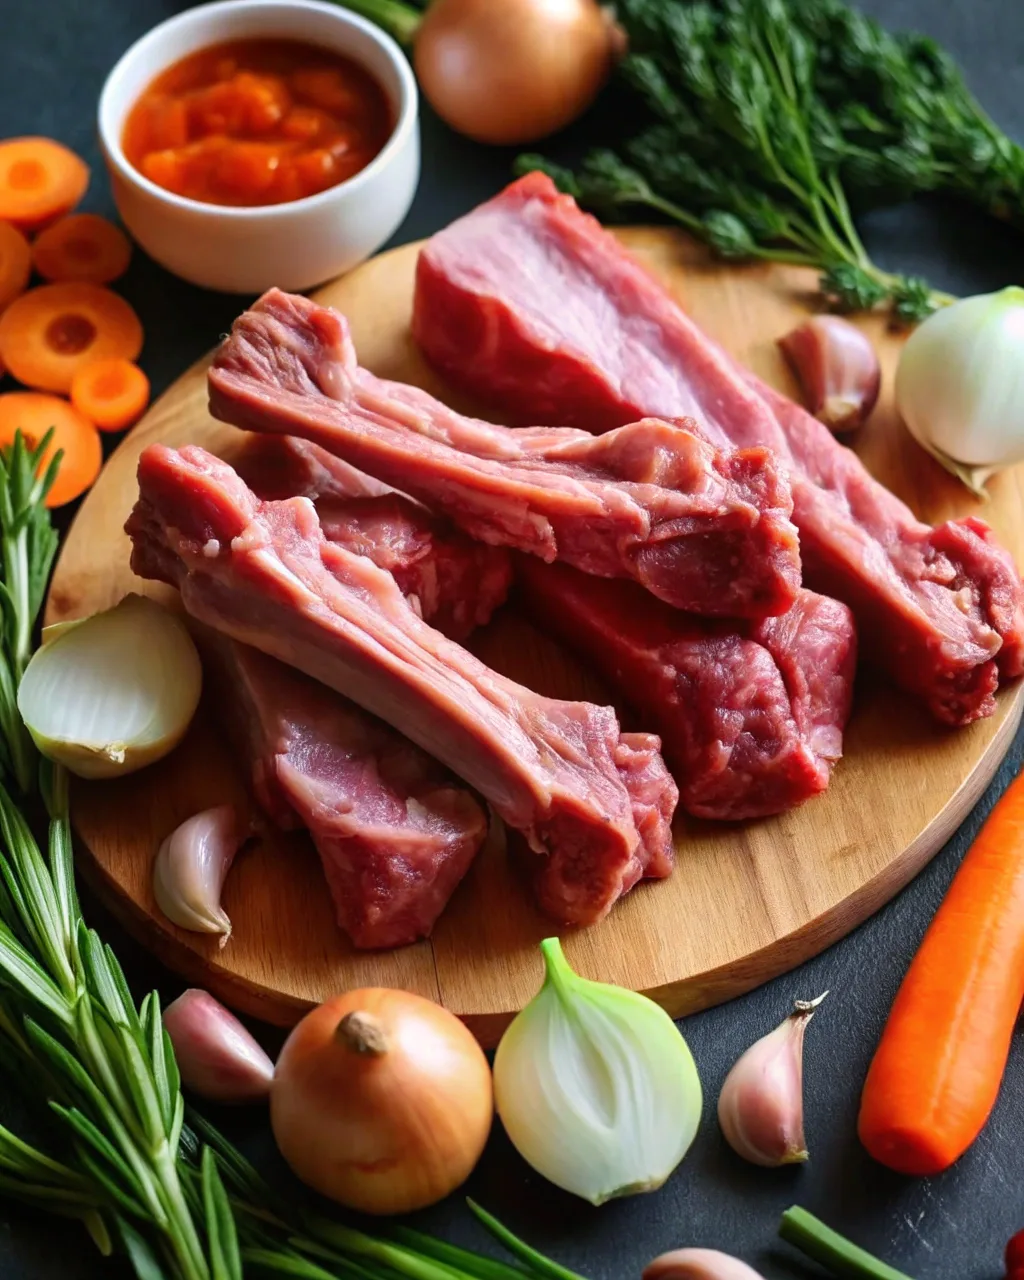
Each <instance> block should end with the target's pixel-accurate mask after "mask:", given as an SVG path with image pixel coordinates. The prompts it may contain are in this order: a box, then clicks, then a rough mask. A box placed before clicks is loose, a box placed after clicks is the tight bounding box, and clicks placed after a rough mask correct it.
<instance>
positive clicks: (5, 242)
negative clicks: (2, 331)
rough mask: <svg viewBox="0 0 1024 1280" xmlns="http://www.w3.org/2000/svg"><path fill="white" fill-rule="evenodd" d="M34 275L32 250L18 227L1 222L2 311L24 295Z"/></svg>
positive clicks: (0, 302) (0, 307) (0, 299)
mask: <svg viewBox="0 0 1024 1280" xmlns="http://www.w3.org/2000/svg"><path fill="white" fill-rule="evenodd" d="M31 274H32V249H31V247H30V245H29V242H28V241H27V240H26V239H25V237H24V236H23V235H22V233H21V232H20V231H19V230H18V228H17V227H15V226H12V225H11V223H9V222H0V311H3V309H4V307H6V306H7V304H8V303H9V302H13V301H14V299H15V298H16V297H17V296H18V294H19V293H24V291H25V286H26V285H27V284H28V278H29V276H30V275H31Z"/></svg>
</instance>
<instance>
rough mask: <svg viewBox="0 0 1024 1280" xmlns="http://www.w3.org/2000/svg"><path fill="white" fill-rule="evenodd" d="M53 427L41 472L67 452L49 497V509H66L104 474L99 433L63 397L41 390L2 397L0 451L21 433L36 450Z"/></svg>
mask: <svg viewBox="0 0 1024 1280" xmlns="http://www.w3.org/2000/svg"><path fill="white" fill-rule="evenodd" d="M51 427H52V428H53V440H52V441H51V443H50V446H49V448H48V449H47V451H46V453H45V455H44V456H43V459H42V462H41V463H40V469H41V470H43V471H45V469H46V467H47V466H48V465H49V462H50V459H51V458H52V457H53V455H54V454H55V453H56V452H57V450H58V449H62V450H63V451H64V456H63V457H62V458H61V461H60V470H59V471H58V472H57V479H56V480H55V481H54V485H53V488H52V489H51V490H50V492H49V493H48V494H47V497H46V505H47V506H48V507H62V506H63V505H64V503H65V502H73V501H74V500H75V498H78V497H80V496H81V495H82V494H83V493H85V491H86V489H88V488H89V486H90V485H91V484H92V483H93V481H94V480H95V479H96V477H97V476H98V475H99V473H100V467H101V466H102V465H103V448H102V446H101V444H100V435H99V432H98V431H97V430H96V428H95V427H94V426H93V425H92V423H91V422H89V421H88V420H87V419H86V418H84V417H83V416H82V415H81V414H80V413H79V412H78V410H77V409H75V408H73V407H72V406H71V405H70V404H68V402H67V401H66V400H62V399H61V398H60V396H49V395H43V394H42V393H41V392H38V391H8V392H7V393H6V394H4V395H0V448H6V446H7V445H10V444H13V443H14V435H15V432H17V431H20V432H21V434H22V435H23V436H24V437H25V443H26V444H28V445H31V446H32V447H33V448H34V447H35V446H36V445H37V444H38V443H39V441H40V440H42V438H43V436H45V435H46V433H47V431H49V430H50V428H51Z"/></svg>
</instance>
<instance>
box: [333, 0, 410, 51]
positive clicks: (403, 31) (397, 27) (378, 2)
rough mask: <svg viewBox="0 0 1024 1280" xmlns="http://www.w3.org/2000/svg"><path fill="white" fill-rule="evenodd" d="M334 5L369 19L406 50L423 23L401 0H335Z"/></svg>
mask: <svg viewBox="0 0 1024 1280" xmlns="http://www.w3.org/2000/svg"><path fill="white" fill-rule="evenodd" d="M335 3H337V4H340V5H341V7H342V8H345V9H351V10H352V11H353V12H354V13H358V14H359V15H360V16H361V17H363V18H369V19H370V21H371V22H375V23H376V24H377V25H378V26H380V27H383V28H384V30H385V31H387V32H388V33H389V34H390V35H392V36H394V38H395V39H396V40H397V41H398V43H399V44H400V45H403V46H405V47H406V48H408V47H409V46H410V45H411V44H412V42H413V40H414V39H415V37H416V32H417V31H418V30H419V26H420V23H421V22H422V21H423V15H422V14H421V13H419V12H417V10H415V9H414V8H412V7H411V6H410V5H408V4H403V3H402V0H335Z"/></svg>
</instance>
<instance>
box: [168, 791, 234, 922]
mask: <svg viewBox="0 0 1024 1280" xmlns="http://www.w3.org/2000/svg"><path fill="white" fill-rule="evenodd" d="M244 838H245V833H244V832H243V831H242V828H241V825H240V823H239V821H238V817H237V815H236V813H235V810H234V809H233V807H232V806H231V805H229V804H222V805H218V806H217V808H216V809H204V810H203V812H202V813H197V814H195V816H194V817H191V818H188V819H186V821H185V822H183V823H182V824H181V826H180V827H176V828H175V830H174V831H172V832H171V834H170V835H169V836H168V837H167V838H166V840H164V842H163V844H161V846H160V849H159V851H158V852H157V855H156V859H155V861H154V863H153V896H154V897H155V898H156V904H157V906H158V907H159V908H160V910H161V911H162V912H163V913H164V915H165V916H166V917H167V919H168V920H170V921H172V922H173V923H174V924H176V925H179V926H180V927H181V928H182V929H189V930H191V931H192V932H193V933H219V934H220V935H221V946H222V947H223V946H224V945H225V943H226V942H227V940H228V938H229V936H230V934H231V921H230V920H229V919H228V916H227V913H226V912H225V910H224V908H223V907H222V906H221V905H220V895H221V890H222V889H223V888H224V880H225V878H226V876H227V874H228V870H229V869H230V867H231V863H232V862H233V861H234V857H235V854H236V853H237V852H238V849H239V846H240V845H241V844H242V841H243V840H244Z"/></svg>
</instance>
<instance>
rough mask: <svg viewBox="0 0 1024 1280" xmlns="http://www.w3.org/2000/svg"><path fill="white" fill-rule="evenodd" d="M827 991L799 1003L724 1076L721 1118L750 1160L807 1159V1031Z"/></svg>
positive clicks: (766, 1162) (790, 1161)
mask: <svg viewBox="0 0 1024 1280" xmlns="http://www.w3.org/2000/svg"><path fill="white" fill-rule="evenodd" d="M827 994H828V992H825V995H827ZM825 995H820V996H819V997H818V998H817V1000H797V1001H795V1002H794V1011H793V1012H792V1013H791V1014H790V1015H789V1017H788V1018H787V1019H786V1020H785V1021H784V1022H783V1023H781V1024H780V1025H779V1026H778V1027H776V1028H775V1030H774V1031H772V1032H770V1033H769V1034H768V1035H766V1036H764V1037H762V1039H760V1040H758V1041H757V1042H756V1043H755V1044H752V1045H751V1046H750V1048H749V1049H748V1050H747V1051H746V1052H745V1053H744V1054H743V1055H742V1057H740V1058H739V1060H738V1061H737V1062H736V1063H735V1064H734V1066H733V1068H732V1070H731V1071H730V1072H729V1074H728V1075H727V1076H726V1078H725V1083H724V1084H723V1085H722V1092H721V1093H720V1094H719V1096H718V1122H719V1124H720V1125H721V1126H722V1133H723V1134H724V1135H725V1140H726V1141H727V1142H728V1144H729V1146H730V1147H732V1149H733V1150H734V1151H735V1152H736V1154H737V1155H741V1156H742V1157H743V1158H744V1160H749V1161H750V1162H751V1164H759V1165H763V1166H765V1167H766V1168H774V1167H775V1166H777V1165H783V1164H799V1163H800V1162H801V1161H804V1160H806V1159H807V1144H806V1142H805V1140H804V1101H803V1078H804V1077H803V1058H804V1032H805V1031H806V1030H807V1024H808V1022H810V1020H811V1018H812V1017H813V1015H814V1010H815V1009H816V1008H817V1007H818V1005H819V1004H821V1002H822V1000H824V999H825Z"/></svg>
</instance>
